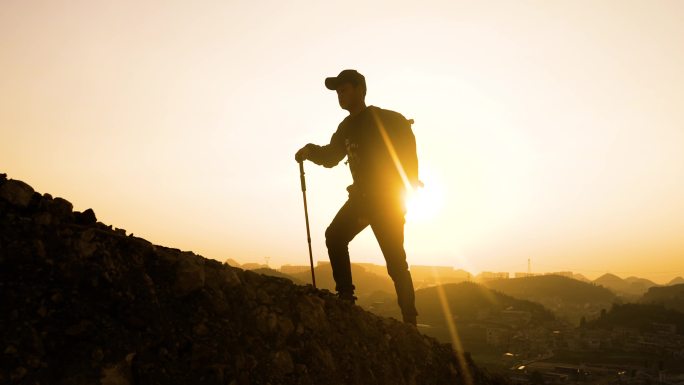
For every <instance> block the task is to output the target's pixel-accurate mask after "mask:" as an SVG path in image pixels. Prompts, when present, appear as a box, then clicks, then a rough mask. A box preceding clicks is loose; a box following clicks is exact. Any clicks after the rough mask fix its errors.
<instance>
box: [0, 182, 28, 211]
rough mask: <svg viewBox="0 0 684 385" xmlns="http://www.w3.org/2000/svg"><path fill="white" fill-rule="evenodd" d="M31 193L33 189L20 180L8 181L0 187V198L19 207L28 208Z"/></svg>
mask: <svg viewBox="0 0 684 385" xmlns="http://www.w3.org/2000/svg"><path fill="white" fill-rule="evenodd" d="M33 193H34V191H33V187H31V186H29V185H27V184H26V183H24V182H22V181H20V180H14V179H10V180H8V181H6V182H5V183H3V184H2V185H0V198H2V199H4V200H6V201H7V202H9V203H11V204H13V205H15V206H19V207H26V206H28V205H29V203H31V198H33Z"/></svg>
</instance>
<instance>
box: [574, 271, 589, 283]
mask: <svg viewBox="0 0 684 385" xmlns="http://www.w3.org/2000/svg"><path fill="white" fill-rule="evenodd" d="M572 278H574V279H576V280H578V281H582V282H587V283H589V282H591V279H589V278H587V277H585V276H584V275H582V274H579V273H575V274H573V275H572Z"/></svg>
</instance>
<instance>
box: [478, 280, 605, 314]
mask: <svg viewBox="0 0 684 385" xmlns="http://www.w3.org/2000/svg"><path fill="white" fill-rule="evenodd" d="M484 285H485V286H487V287H489V288H490V289H494V290H497V291H499V292H501V293H504V294H506V295H509V296H511V297H515V298H519V299H524V300H528V301H533V302H537V303H540V304H542V305H544V306H545V307H546V308H548V309H550V310H551V311H553V312H554V313H555V314H557V315H559V316H561V317H562V318H565V319H567V320H569V321H570V322H573V323H579V320H580V319H581V318H582V317H583V316H596V315H598V314H599V312H600V311H601V309H607V308H609V307H610V306H611V305H612V304H613V302H615V301H617V300H618V298H617V297H616V296H615V294H614V293H613V292H611V291H610V290H608V289H606V288H604V287H601V286H596V285H593V284H590V283H585V282H581V281H578V280H576V279H573V278H568V277H562V276H558V275H541V276H533V277H524V278H512V279H500V280H495V281H489V282H487V283H485V284H484Z"/></svg>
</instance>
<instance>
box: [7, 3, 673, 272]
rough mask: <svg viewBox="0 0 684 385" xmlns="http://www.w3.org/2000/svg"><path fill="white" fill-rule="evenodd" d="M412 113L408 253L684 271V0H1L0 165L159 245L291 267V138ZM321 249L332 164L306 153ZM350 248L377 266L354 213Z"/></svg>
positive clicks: (301, 239)
mask: <svg viewBox="0 0 684 385" xmlns="http://www.w3.org/2000/svg"><path fill="white" fill-rule="evenodd" d="M345 68H355V69H358V70H359V71H360V72H361V73H363V74H364V75H365V76H366V79H367V83H368V96H367V102H368V103H369V104H373V105H377V106H381V107H384V108H389V109H393V110H397V111H399V112H402V113H403V114H404V115H406V116H407V117H410V118H414V119H415V121H416V124H415V125H414V132H415V134H416V137H417V141H418V151H419V157H420V161H421V173H422V179H423V181H424V182H425V184H426V188H425V189H424V190H423V191H422V192H421V194H423V195H424V196H425V197H424V200H425V201H427V203H425V202H424V207H423V208H422V209H420V210H418V209H416V210H415V211H414V212H413V213H412V214H413V215H412V216H411V218H409V222H408V224H407V226H406V248H407V251H408V253H409V263H410V264H434V265H450V266H454V267H456V268H464V269H467V270H470V271H471V272H475V273H476V272H479V271H483V270H489V271H511V272H514V271H526V269H527V258H531V259H532V269H533V271H535V272H543V271H558V270H572V271H575V272H579V273H583V274H585V275H587V276H589V277H596V276H598V275H599V274H602V273H604V272H612V273H615V274H617V275H620V276H623V277H626V276H629V275H639V276H643V277H647V278H651V279H654V280H656V281H657V282H666V281H668V280H669V279H671V278H672V277H674V276H676V275H684V236H683V235H684V199H682V197H684V151H683V150H684V108H683V107H684V91H683V90H684V71H682V68H684V2H681V1H646V0H644V1H626V0H615V1H500V2H498V1H441V2H439V1H423V2H420V3H419V2H415V1H411V2H408V1H406V2H402V1H395V0H393V1H374V2H367V1H345V2H338V1H193V2H188V1H147V0H143V1H116V2H112V1H92V0H88V1H26V0H21V1H12V0H3V1H2V2H1V3H0V130H1V131H0V172H6V173H8V174H9V177H11V178H15V179H21V180H24V181H26V182H27V183H29V184H31V185H32V186H33V187H34V188H36V189H37V190H38V191H41V192H49V193H52V194H53V195H56V196H63V197H65V198H67V199H69V200H70V201H71V202H73V203H74V205H75V208H76V209H77V210H84V209H86V208H89V207H92V208H93V209H94V210H95V212H96V214H97V216H98V219H99V220H101V221H103V222H105V223H108V224H112V225H114V226H117V227H122V228H125V229H126V230H128V231H129V232H132V233H135V235H138V236H142V237H144V238H147V239H149V240H150V241H152V242H154V243H158V244H163V245H168V246H173V247H178V248H181V249H184V250H192V251H195V252H196V253H199V254H202V255H204V256H206V257H212V258H216V259H219V260H225V259H226V258H233V259H235V260H237V261H240V262H248V261H255V262H264V258H265V257H269V258H270V264H271V265H272V266H276V267H277V266H280V265H281V264H285V263H290V264H303V265H305V264H307V263H308V254H307V247H306V232H305V227H304V214H303V206H302V197H301V190H300V185H299V176H298V173H299V170H298V166H297V163H296V162H295V161H294V159H293V155H294V152H295V151H296V150H297V149H298V148H299V147H301V146H302V145H304V144H305V143H308V142H314V143H319V144H323V143H326V142H327V141H328V140H329V139H330V136H331V135H332V133H333V132H334V130H335V129H336V127H337V124H338V123H339V121H340V120H342V119H343V118H344V116H345V112H344V111H342V110H340V109H339V106H338V105H337V99H336V97H335V94H334V92H330V91H328V90H326V89H325V87H324V86H323V79H324V78H325V77H326V76H333V75H336V74H337V73H338V72H339V71H340V70H342V69H345ZM305 167H306V171H307V183H308V188H309V190H308V199H309V212H310V220H311V226H312V238H313V247H314V259H315V260H322V261H326V260H327V253H326V249H325V243H324V236H323V232H324V230H325V228H326V226H327V225H328V223H329V222H330V220H331V219H332V217H333V216H334V214H335V213H336V211H337V209H338V208H339V206H340V205H341V204H342V203H343V202H344V200H345V199H346V191H345V187H346V186H347V185H348V184H349V183H350V182H351V177H350V175H349V171H348V170H347V168H346V166H345V165H344V164H342V163H340V165H339V166H337V167H336V168H334V169H325V168H322V167H318V166H315V165H313V164H311V163H307V164H306V166H305ZM351 253H352V259H353V260H355V261H364V262H375V263H382V262H383V259H382V256H381V254H380V251H379V248H378V246H377V244H376V243H375V240H374V238H373V236H372V233H371V232H370V231H368V230H367V231H366V232H364V233H362V234H361V235H359V236H358V237H357V239H356V240H355V241H354V242H353V243H352V246H351Z"/></svg>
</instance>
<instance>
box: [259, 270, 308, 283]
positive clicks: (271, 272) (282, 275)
mask: <svg viewBox="0 0 684 385" xmlns="http://www.w3.org/2000/svg"><path fill="white" fill-rule="evenodd" d="M252 271H253V272H255V273H259V274H263V275H268V276H269V277H278V278H285V279H289V280H290V281H292V282H294V283H296V284H298V285H303V284H304V283H303V282H302V281H300V280H299V279H297V278H295V277H293V276H291V275H288V274H285V273H281V272H280V271H278V270H273V269H271V268H267V267H260V268H258V269H253V270H252Z"/></svg>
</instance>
